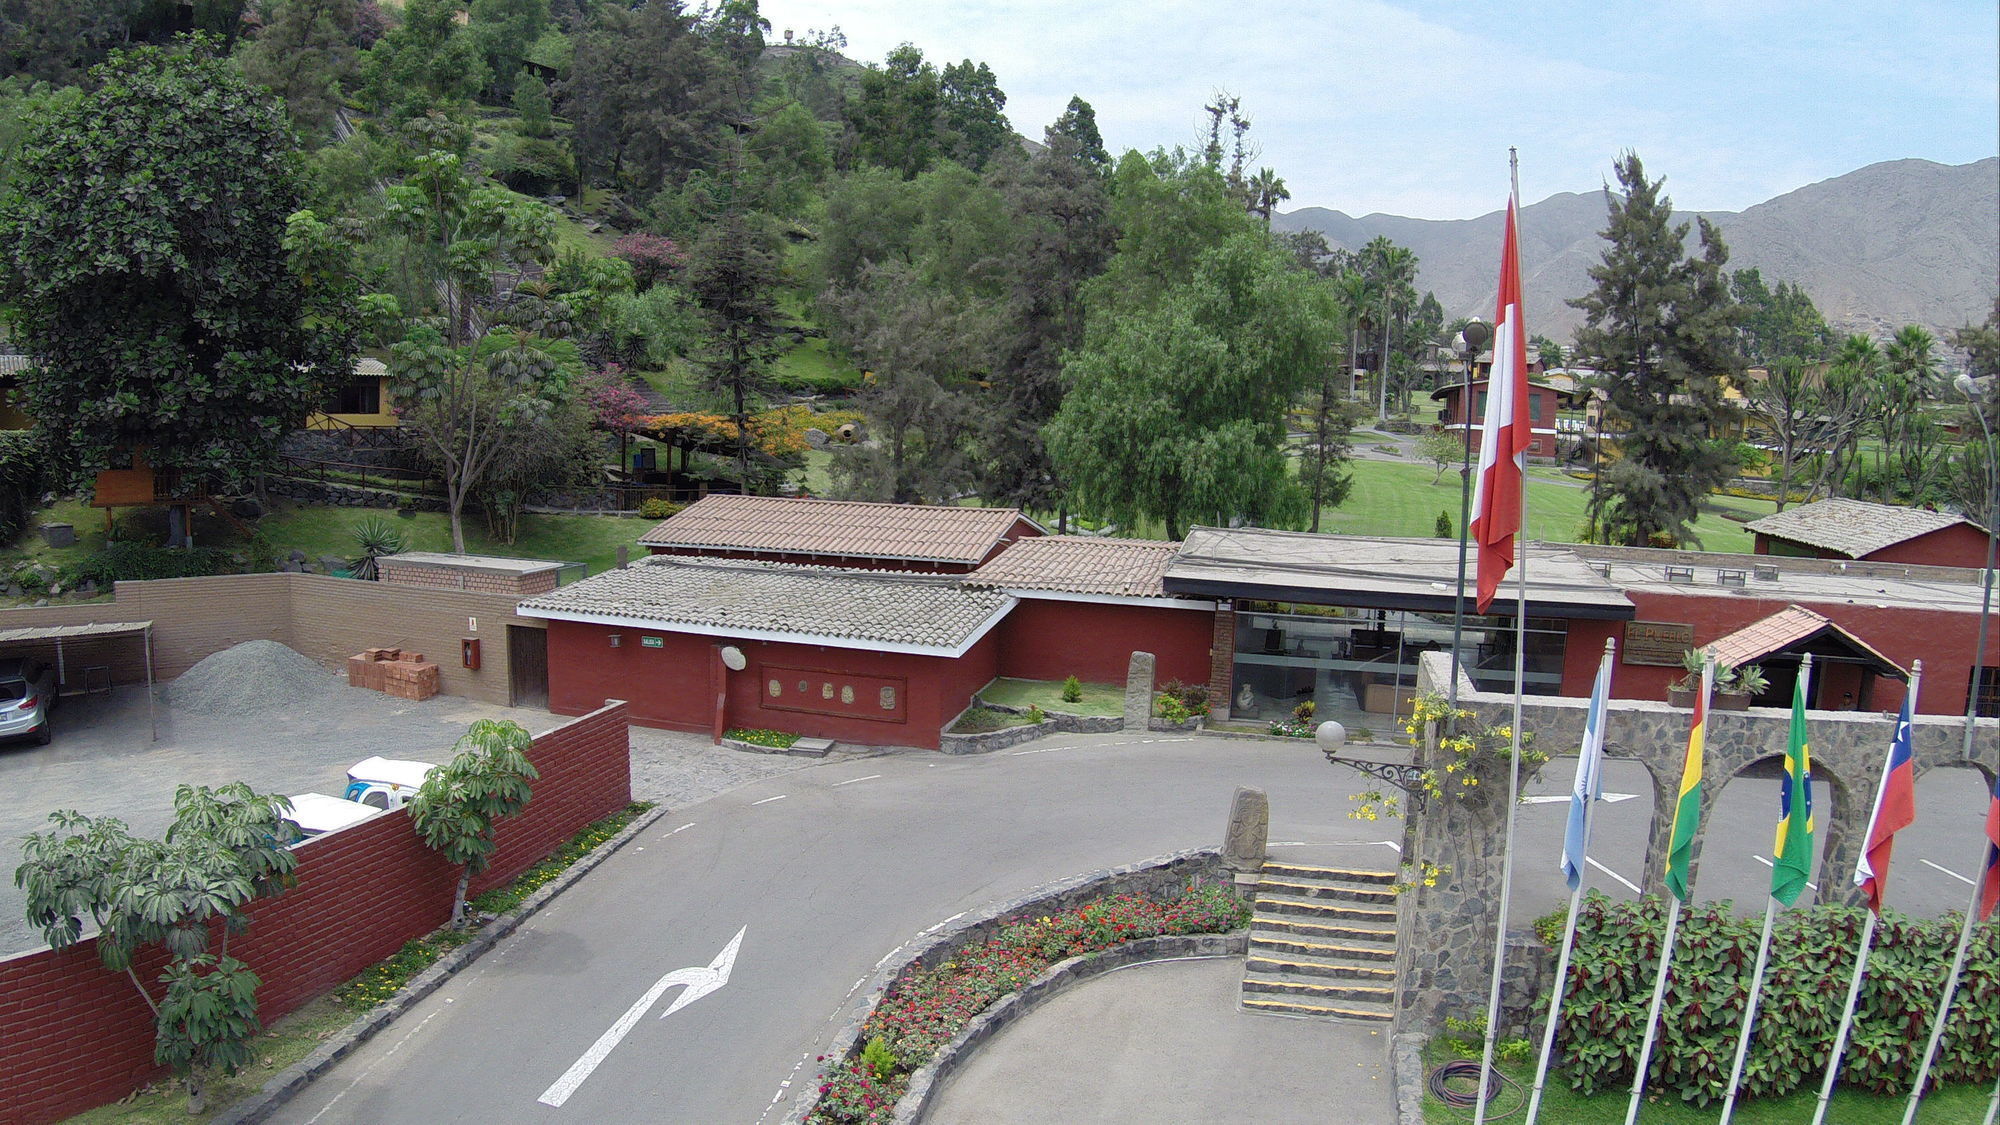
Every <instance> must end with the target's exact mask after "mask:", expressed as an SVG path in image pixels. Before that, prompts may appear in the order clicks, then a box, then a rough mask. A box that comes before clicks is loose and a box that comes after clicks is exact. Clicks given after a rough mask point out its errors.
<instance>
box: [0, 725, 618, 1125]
mask: <svg viewBox="0 0 2000 1125" xmlns="http://www.w3.org/2000/svg"><path fill="white" fill-rule="evenodd" d="M529 759H530V760H531V761H533V762H534V763H535V768H536V769H537V770H539V771H540V772H541V775H542V776H541V780H540V781H538V782H536V783H535V787H534V795H533V797H532V799H531V800H530V801H529V803H528V807H527V808H526V809H525V810H523V811H522V813H521V815H520V816H518V817H516V818H513V819H511V820H508V821H505V822H503V823H502V825H501V827H500V830H499V832H498V842H499V845H500V849H499V851H498V853H497V854H496V855H495V857H494V863H493V866H492V867H490V868H488V869H487V871H486V872H485V874H483V875H482V876H481V877H479V878H477V879H474V880H473V883H472V890H473V892H474V893H477V892H479V891H481V890H484V889H486V888H488V887H491V886H495V885H498V884H500V883H502V882H504V881H506V880H508V879H511V878H513V877H514V876H515V875H518V874H519V873H520V872H522V871H523V870H526V869H527V868H528V867H529V866H531V865H532V864H534V863H535V862H536V861H537V860H539V859H541V858H542V857H543V856H544V855H547V854H548V853H549V852H550V851H552V850H554V847H555V845H556V844H557V843H560V842H561V841H563V840H566V839H568V838H569V837H570V836H571V835H574V834H575V832H576V831H577V829H579V828H582V827H583V826H584V825H586V824H588V823H590V822H591V821H593V820H597V819H599V818H601V817H604V816H606V815H609V814H610V813H612V812H615V811H617V810H618V809H621V808H623V807H624V806H626V805H627V804H630V803H631V800H632V786H631V745H630V738H629V735H628V732H627V730H626V726H625V715H624V710H623V708H618V707H612V708H605V709H603V710H601V711H599V712H597V713H596V714H593V715H590V716H588V717H587V718H583V719H580V720H578V721H576V722H574V723H569V724H567V725H565V726H563V727H561V728H560V729H558V730H555V731H551V732H549V733H548V734H545V735H543V736H541V737H540V738H537V739H536V740H535V748H534V750H532V751H531V752H530V753H529ZM298 855H299V866H298V876H299V883H298V887H297V888H296V889H294V890H292V891H290V892H289V893H287V894H285V895H283V896H282V897H280V898H277V899H273V900H270V901H267V902H264V903H261V904H259V905H258V906H257V907H256V908H255V909H253V910H252V911H251V917H252V918H253V924H252V925H251V926H250V928H249V929H248V930H247V931H245V932H244V933H241V934H238V935H236V936H235V937H233V938H231V939H230V943H229V953H230V956H232V957H237V958H240V959H241V960H243V961H244V962H245V963H246V964H248V965H249V966H250V967H251V968H252V969H253V970H254V971H255V972H256V973H257V975H258V976H259V977H261V978H262V979H263V982H264V983H263V985H262V987H261V988H259V989H258V992H257V1006H258V1012H259V1015H260V1017H261V1018H262V1019H263V1021H264V1022H265V1023H266V1024H269V1023H270V1022H272V1021H274V1020H276V1019H278V1018H279V1017H281V1016H283V1015H284V1014H286V1013H287V1012H290V1011H292V1010H294V1009H296V1008H298V1007H299V1006H300V1005H301V1004H304V1003H305V1002H306V1001H308V1000H310V999H312V998H313V997H315V996H318V995H320V994H322V993H324V992H326V991H327V990H328V989H330V988H332V987H333V986H334V985H337V984H339V983H340V982H342V981H345V980H347V979H349V978H350V977H352V976H354V975H355V974H356V973H358V972H360V971H361V970H362V969H364V968H367V967H368V966H369V965H372V964H374V963H375V962H377V961H380V960H382V959H383V958H385V957H388V956H389V955H390V954H392V953H394V952H395V951H396V950H397V949H399V948H401V947H402V945H403V943H404V942H406V941H408V940H410V939H411V938H413V937H418V936H421V935H423V934H426V933H429V932H430V931H431V930H434V929H436V928H437V927H438V926H440V925H442V924H444V922H445V921H446V920H447V919H448V918H450V917H451V899H452V893H453V891H455V890H456V889H457V885H458V869H457V868H455V867H453V866H451V865H450V864H447V863H445V862H444V861H443V860H442V859H441V858H439V857H438V855H437V854H436V853H435V852H433V851H431V850H430V849H429V848H427V847H425V846H424V843H423V841H422V840H421V839H419V838H418V836H417V834H416V833H415V832H414V831H413V830H412V829H411V827H410V821H409V817H408V815H407V814H406V813H405V812H404V811H403V810H401V809H398V810H396V811H394V812H390V813H385V814H383V815H381V816H378V817H376V818H374V819H372V820H369V821H367V822H365V823H362V824H358V825H356V826H355V827H353V828H350V829H347V830H345V831H342V832H336V833H333V834H332V835H328V836H324V837H321V838H319V839H316V840H311V841H308V842H307V843H305V844H303V845H301V846H300V847H299V849H298ZM211 948H213V945H211ZM165 962H166V955H165V954H164V953H161V952H158V951H157V950H155V951H154V952H150V953H147V954H145V955H143V957H142V959H141V962H140V965H139V966H138V968H139V976H140V978H141V979H143V980H145V981H146V982H148V984H153V983H154V982H156V981H157V980H158V979H159V976H160V972H161V970H162V968H163V967H164V965H165ZM157 994H158V993H157V990H156V992H155V995H156V996H157ZM0 1027H5V1028H7V1029H8V1037H7V1048H6V1049H5V1050H4V1051H0V1125H40V1123H42V1122H48V1121H59V1120H61V1119H63V1118H65V1117H69V1116H71V1115H73V1114H76V1113H80V1112H82V1111H84V1110H86V1109H89V1108H91V1107H92V1106H97V1105H102V1104H104V1103H105V1102H109V1101H113V1100H116V1099H118V1098H120V1097H123V1096H124V1095H125V1094H127V1093H129V1092H131V1091H132V1090H133V1089H136V1088H137V1087H138V1086H140V1085H142V1084H143V1083H145V1082H147V1081H150V1080H151V1079H153V1078H154V1077H156V1076H157V1074H158V1073H159V1069H158V1068H157V1067H156V1066H154V1065H153V1025H152V1017H151V1014H150V1013H149V1012H148V1011H147V1009H146V1006H145V1005H144V1004H142V1003H140V1001H139V998H138V996H136V995H135V994H134V992H133V989H132V985H131V982H130V980H129V979H128V978H126V977H125V976H124V975H122V974H118V973H112V972H110V971H108V970H106V969H105V968H104V966H103V965H102V963H100V962H99V961H98V959H97V949H96V942H95V940H94V939H93V940H90V941H85V942H82V943H79V944H78V945H74V946H71V947H70V948H69V949H66V950H63V951H62V952H60V953H57V952H52V951H44V952H41V953H29V954H23V955H21V956H18V957H11V958H8V959H7V960H5V961H0ZM27 1029H32V1033H29V1032H28V1031H27Z"/></svg>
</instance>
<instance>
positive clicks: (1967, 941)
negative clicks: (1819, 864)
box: [1814, 885, 2000, 1125]
mask: <svg viewBox="0 0 2000 1125" xmlns="http://www.w3.org/2000/svg"><path fill="white" fill-rule="evenodd" d="M1985 889H1986V888H1985V887H1984V886H1983V885H1979V886H1974V887H1973V888H1972V904H1971V905H1970V906H1967V907H1966V908H1965V924H1964V925H1963V926H1960V927H1959V928H1958V952H1957V953H1954V954H1952V958H1951V972H1950V973H1948V974H1946V976H1945V978H1944V995H1942V996H1940V997H1938V1006H1937V1015H1935V1016H1933V1017H1931V1038H1930V1042H1928V1043H1926V1044H1925V1045H1924V1060H1923V1062H1922V1063H1920V1064H1918V1066H1917V1082H1916V1085H1914V1086H1912V1087H1910V1100H1909V1103H1908V1104H1906V1105H1905V1106H1904V1107H1903V1125H1910V1123H1911V1122H1912V1121H1915V1120H1916V1119H1917V1103H1919V1102H1921V1101H1923V1099H1924V1085H1925V1084H1926V1083H1928V1082H1929V1081H1930V1077H1931V1062H1932V1061H1933V1060H1935V1059H1936V1058H1937V1049H1938V1044H1939V1043H1940V1042H1941V1041H1943V1039H1944V1025H1945V1018H1946V1017H1947V1016H1949V1015H1950V1014H1951V1001H1952V998H1953V996H1954V994H1956V993H1957V992H1958V978H1959V974H1960V973H1962V972H1964V971H1965V952H1966V948H1967V947H1968V946H1970V945H1971V944H1972V931H1973V930H1974V929H1976V928H1977V927H1978V925H1979V895H1980V892H1981V891H1983V890H1985ZM1870 917H1871V918H1872V917H1873V915H1872V914H1871V915H1870ZM1848 1003H1849V1004H1850V1005H1851V1004H1853V1001H1852V1000H1850V1001H1848ZM1993 1097H1994V1104H1995V1105H2000V1085H1996V1086H1995V1087H1994V1088H1993ZM1820 1100H1821V1102H1822V1103H1824V1102H1825V1100H1826V1099H1825V1097H1824V1096H1822V1097H1821V1099H1820ZM1814 1120H1818V1119H1817V1118H1815V1119H1814ZM1986 1125H1993V1110H1992V1108H1991V1107H1989V1108H1988V1109H1987V1111H1986Z"/></svg>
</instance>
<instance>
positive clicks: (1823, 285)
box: [1272, 158, 2000, 341]
mask: <svg viewBox="0 0 2000 1125" xmlns="http://www.w3.org/2000/svg"><path fill="white" fill-rule="evenodd" d="M1667 194H1668V195H1669V196H1671V195H1672V194H1673V182H1672V180H1671V179H1670V180H1669V181H1668V183H1667ZM1696 214H1703V215H1706V216H1707V218H1708V219H1709V221H1710V222H1713V223H1715V224H1716V225H1718V226H1720V227H1721V228H1722V235H1723V241H1724V242H1726V243H1727V244H1728V246H1729V251H1730V257H1729V265H1730V268H1731V269H1742V268H1744V267H1748V266H1755V267H1757V268H1758V269H1759V270H1761V271H1762V272H1763V275H1764V280H1765V281H1766V282H1768V283H1772V284H1775V283H1776V282H1777V281H1779V280H1780V279H1784V280H1789V281H1794V282H1797V283H1798V284H1800V285H1802V286H1804V287H1805V290H1806V292H1807V293H1810V294H1811V295H1812V298H1813V301H1814V302H1815V303H1816V304H1818V305H1819V307H1820V311H1821V312H1823V313H1825V314H1826V317H1827V319H1828V320H1829V321H1831V322H1833V324H1834V325H1835V326H1836V327H1838V328H1841V329H1843V330H1845V331H1849V332H1870V333H1875V334H1883V333H1887V332H1891V331H1894V330H1895V329H1896V328H1899V327H1901V326H1902V325H1905V324H1921V325H1924V326H1926V327H1928V328H1930V329H1931V330H1932V331H1933V332H1937V333H1940V334H1942V333H1945V332H1949V331H1950V330H1952V329H1954V328H1957V327H1959V326H1961V325H1965V324H1969V323H1977V322H1979V321H1981V320H1984V319H1985V318H1986V314H1987V313H1988V312H1989V311H1991V310H1992V308H1993V299H1994V296H1995V292H1996V287H2000V159H1995V158H1988V159H1986V160H1981V161H1978V162H1977V163H1973V164H1961V165H1945V164H1935V163H1932V162H1931V161H1928V160H1892V161H1886V162H1884V163H1881V164H1870V165H1869V166H1867V167H1866V168H1862V169H1859V170H1857V171H1854V172H1849V173H1848V174H1846V175H1844V176H1836V177H1835V178H1833V179H1830V180H1823V181H1821V182H1819V183H1816V184H1809V185H1807V186H1806V187H1802V188H1799V189H1798V190H1796V191H1790V192H1786V193H1785V194H1784V195H1781V196H1778V197H1777V198H1775V199H1771V200H1767V201H1765V202H1763V203H1759V204H1757V205H1756V206H1754V207H1750V208H1748V209H1746V210H1743V211H1740V212H1738V211H1709V212H1687V213H1678V214H1676V216H1675V217H1676V219H1677V220H1681V221H1686V222H1688V223H1690V224H1692V223H1693V220H1694V217H1695V215H1696ZM1503 221H1504V214H1503V213H1502V212H1500V211H1495V212H1493V213H1491V214H1488V215H1482V216H1480V217H1479V218H1476V219H1460V220H1432V219H1410V218H1404V217H1401V216H1397V215H1380V214H1376V215H1364V216H1362V217H1360V218H1353V217H1351V216H1348V215H1345V214H1343V213H1341V212H1339V211H1329V210H1327V209H1325V208H1321V207H1307V208H1302V209H1300V210H1298V211H1293V212H1289V213H1285V214H1280V215H1278V216H1276V218H1275V219H1274V220H1273V221H1272V226H1273V227H1275V228H1276V229H1279V230H1285V231H1293V230H1305V229H1311V230H1318V231H1320V232H1321V233H1323V234H1325V236H1326V239H1327V241H1328V242H1329V243H1332V244H1334V245H1336V246H1343V247H1346V248H1348V249H1357V248H1359V247H1360V246H1362V245H1363V244H1364V243H1366V242H1367V241H1368V240H1369V239H1371V238H1374V237H1375V236H1377V235H1387V236H1388V237H1389V238H1391V239H1394V240H1395V241H1396V242H1398V243H1400V244H1401V245H1404V246H1407V247H1409V248H1410V249H1411V250H1413V251H1415V252H1416V254H1417V257H1418V259H1419V262H1420V267H1419V268H1420V272H1419V275H1418V279H1417V287H1418V289H1419V290H1423V289H1429V290H1432V291H1434V292H1436V293H1437V296H1438V300H1439V301H1441V302H1443V304H1444V306H1445V308H1446V310H1447V311H1448V312H1449V314H1450V315H1452V316H1474V315H1476V316H1481V317H1486V318H1488V319H1491V317H1492V316H1493V300H1494V290H1495V286H1496V283H1497V277H1496V274H1497V271H1498V269H1499V258H1500V233H1501V226H1502V223H1503ZM1604 224H1605V200H1604V195H1603V193H1602V192H1601V191H1597V192H1589V193H1586V194H1575V193H1564V194H1560V195H1553V196H1550V197H1549V198H1547V199H1544V200H1542V201H1541V202H1539V203H1533V204H1530V205H1528V206H1526V207H1523V208H1522V209H1521V272H1522V287H1523V288H1524V289H1525V290H1526V291H1527V296H1528V309H1527V321H1528V328H1529V331H1531V332H1537V333H1541V334H1544V335H1548V336H1552V337H1554V338H1556V339H1558V340H1563V341H1567V340H1568V339H1569V335H1570V333H1571V332H1572V331H1573V330H1574V329H1575V328H1576V326H1577V325H1578V324H1580V323H1582V319H1583V318H1582V316H1581V314H1579V313H1578V312H1577V311H1576V310H1575V309H1572V308H1570V307H1569V306H1568V305H1567V304H1566V303H1565V302H1566V301H1567V300H1568V299H1569V298H1571V297H1578V296H1581V295H1583V294H1584V293H1586V292H1589V290H1590V288H1591V284H1590V277H1589V274H1588V272H1587V271H1588V270H1589V268H1590V267H1591V266H1592V265H1595V264H1596V263H1597V262H1598V261H1599V260H1600V258H1601V257H1602V255H1603V247H1604V243H1603V240H1602V239H1601V238H1600V237H1599V235H1598V232H1599V231H1600V230H1602V229H1603V227H1604ZM1692 241H1693V232H1692V231H1690V242H1692Z"/></svg>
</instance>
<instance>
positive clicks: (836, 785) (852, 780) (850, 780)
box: [833, 773, 882, 789]
mask: <svg viewBox="0 0 2000 1125" xmlns="http://www.w3.org/2000/svg"><path fill="white" fill-rule="evenodd" d="M881 776H882V775H881V774H879V773H871V774H869V775H868V776H867V777H850V778H848V779H847V780H846V781H836V782H834V783H833V787H834V788H835V789H838V788H840V787H841V786H843V785H852V784H854V783H855V782H857V781H873V780H875V779H876V778H878V777H881Z"/></svg>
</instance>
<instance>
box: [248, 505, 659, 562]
mask: <svg viewBox="0 0 2000 1125" xmlns="http://www.w3.org/2000/svg"><path fill="white" fill-rule="evenodd" d="M370 517H375V518H378V519H383V520H386V521H388V523H389V524H390V525H391V526H393V527H395V528H396V529H398V530H400V531H401V532H403V535H404V537H405V541H406V548H407V549H408V550H412V551H449V550H451V523H450V521H449V520H447V519H446V518H445V515H444V513H442V512H418V513H416V514H414V515H410V516H398V515H397V514H396V513H395V512H394V511H392V510H389V509H386V508H318V507H299V506H294V505H289V504H287V505H283V506H281V507H280V509H279V510H278V511H275V512H272V513H271V514H270V515H268V516H265V517H264V519H263V520H262V521H261V526H262V527H263V528H264V533H265V535H266V536H268V537H269V538H270V540H271V543H272V545H273V546H274V547H275V548H276V549H277V552H278V555H279V557H280V558H282V557H283V556H284V554H285V552H287V551H292V550H300V551H304V552H305V553H306V557H307V558H311V559H316V558H318V557H320V556H321V555H349V554H352V553H354V549H355V547H354V531H353V529H354V525H355V524H357V523H359V522H361V521H362V520H364V519H368V518H370ZM654 522H656V521H652V520H642V519H630V518H625V517H619V516H546V515H535V514H533V513H528V514H525V515H523V516H522V517H521V534H520V536H519V538H517V539H516V540H515V541H514V542H512V543H500V542H497V541H495V540H494V539H493V538H492V537H491V536H489V535H487V533H486V521H485V519H484V518H482V517H480V516H479V515H477V514H468V515H467V516H466V519H465V549H466V550H467V551H469V552H471V553H472V554H475V555H499V556H502V557H505V558H519V559H553V560H557V561H560V562H581V563H586V564H588V565H589V567H590V572H591V573H592V574H596V573H598V572H599V571H605V570H610V569H611V568H612V567H613V566H615V565H617V559H618V547H619V545H621V544H623V545H625V546H628V547H632V552H631V554H632V557H634V558H637V557H639V556H641V555H643V554H644V553H645V552H644V551H642V550H640V549H639V548H637V547H636V546H633V545H634V544H636V543H637V542H638V540H639V536H640V535H642V534H644V533H645V532H646V529H647V528H650V527H652V526H653V523H654Z"/></svg>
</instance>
